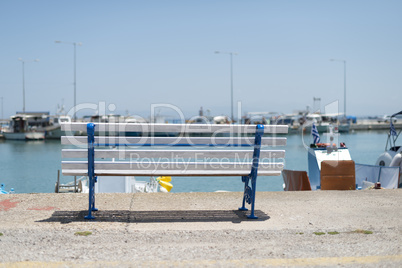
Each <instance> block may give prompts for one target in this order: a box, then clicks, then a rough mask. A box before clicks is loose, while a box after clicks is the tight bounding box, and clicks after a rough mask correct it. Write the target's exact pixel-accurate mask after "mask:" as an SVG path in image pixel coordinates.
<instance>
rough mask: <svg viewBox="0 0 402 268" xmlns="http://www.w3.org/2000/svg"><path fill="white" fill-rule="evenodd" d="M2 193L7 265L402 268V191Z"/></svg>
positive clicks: (0, 262) (1, 262)
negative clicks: (91, 201)
mask: <svg viewBox="0 0 402 268" xmlns="http://www.w3.org/2000/svg"><path fill="white" fill-rule="evenodd" d="M241 200H242V193H240V192H226V193H225V192H220V193H175V194H172V193H168V194H166V193H148V194H143V193H135V194H97V195H96V207H97V208H98V209H99V211H97V212H94V216H95V217H96V219H95V220H90V221H89V220H85V219H84V216H85V215H86V214H87V207H88V195H87V194H74V193H68V194H12V195H0V267H189V266H191V267H193V266H197V267H211V266H212V267H244V266H250V265H253V266H256V267H266V266H270V267H275V266H278V267H304V266H309V267H311V266H316V267H323V266H324V267H338V266H340V267H402V190H400V189H397V190H384V189H381V190H361V191H314V192H311V191H309V192H258V193H257V197H256V207H255V208H256V213H255V214H256V215H257V216H258V217H259V218H258V219H257V220H250V219H247V217H246V215H247V214H248V213H249V212H242V211H238V210H237V208H238V207H239V206H240V205H241Z"/></svg>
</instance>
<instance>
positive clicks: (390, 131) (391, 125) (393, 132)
mask: <svg viewBox="0 0 402 268" xmlns="http://www.w3.org/2000/svg"><path fill="white" fill-rule="evenodd" d="M389 133H390V134H391V136H396V135H397V134H396V130H395V127H394V124H392V118H391V122H390V126H389Z"/></svg>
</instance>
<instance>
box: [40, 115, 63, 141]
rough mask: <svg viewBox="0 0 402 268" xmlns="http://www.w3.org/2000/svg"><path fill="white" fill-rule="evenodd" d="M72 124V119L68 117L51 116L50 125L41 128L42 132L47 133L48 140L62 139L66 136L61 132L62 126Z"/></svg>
mask: <svg viewBox="0 0 402 268" xmlns="http://www.w3.org/2000/svg"><path fill="white" fill-rule="evenodd" d="M70 122H71V117H70V116H68V115H55V116H50V117H49V123H48V124H47V125H46V126H44V127H42V128H40V130H41V131H44V132H45V137H46V139H60V138H61V136H63V135H64V133H63V131H61V124H62V123H70Z"/></svg>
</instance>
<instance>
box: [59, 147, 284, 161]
mask: <svg viewBox="0 0 402 268" xmlns="http://www.w3.org/2000/svg"><path fill="white" fill-rule="evenodd" d="M61 156H62V158H87V157H88V150H86V149H63V150H62V153H61ZM213 157H216V158H226V159H227V158H229V159H231V158H233V159H239V160H242V159H245V158H246V159H247V158H248V159H251V158H252V157H253V150H250V149H249V150H213V151H209V150H113V149H109V150H108V149H95V158H116V159H136V158H152V159H155V158H159V159H160V158H170V159H183V158H187V159H188V158H195V159H201V160H202V159H205V158H213ZM284 157H285V150H261V152H260V159H263V158H284Z"/></svg>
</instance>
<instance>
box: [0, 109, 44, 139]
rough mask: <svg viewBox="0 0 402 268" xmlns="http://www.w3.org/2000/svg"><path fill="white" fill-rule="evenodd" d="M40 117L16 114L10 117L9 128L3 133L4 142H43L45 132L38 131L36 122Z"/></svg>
mask: <svg viewBox="0 0 402 268" xmlns="http://www.w3.org/2000/svg"><path fill="white" fill-rule="evenodd" d="M41 119H42V116H37V115H30V114H18V113H17V114H16V115H14V116H11V121H10V127H9V129H8V130H7V131H4V132H3V135H4V138H5V139H6V140H43V139H45V132H44V131H41V130H39V128H38V124H37V123H38V122H40V121H41Z"/></svg>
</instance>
